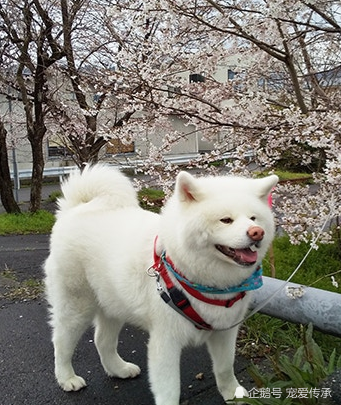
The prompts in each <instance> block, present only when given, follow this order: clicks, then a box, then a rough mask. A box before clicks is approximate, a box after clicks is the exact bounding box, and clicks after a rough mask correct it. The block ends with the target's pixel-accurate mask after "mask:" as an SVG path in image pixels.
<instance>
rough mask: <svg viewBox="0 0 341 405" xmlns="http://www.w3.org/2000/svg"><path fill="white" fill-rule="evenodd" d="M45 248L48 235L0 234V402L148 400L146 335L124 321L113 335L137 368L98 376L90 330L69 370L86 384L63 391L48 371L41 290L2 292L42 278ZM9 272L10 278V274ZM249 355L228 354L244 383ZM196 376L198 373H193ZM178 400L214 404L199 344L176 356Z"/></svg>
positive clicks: (124, 403) (144, 404)
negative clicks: (20, 294)
mask: <svg viewBox="0 0 341 405" xmlns="http://www.w3.org/2000/svg"><path fill="white" fill-rule="evenodd" d="M47 254H48V235H26V236H20V235H19V236H0V273H3V271H4V270H5V272H6V273H7V275H6V277H3V276H2V277H0V403H1V405H23V404H28V405H46V404H58V405H59V404H63V405H77V404H79V405H94V404H96V405H109V404H110V405H111V404H115V405H151V404H153V398H152V395H151V392H150V390H149V385H148V376H147V364H146V361H147V355H146V344H147V341H148V335H147V334H146V333H145V332H143V331H140V330H136V329H134V328H132V327H130V326H129V325H127V326H126V327H125V328H124V329H123V331H122V333H121V337H120V344H119V351H120V353H121V355H122V356H123V357H124V358H125V359H127V360H129V361H132V362H135V363H137V364H138V365H139V366H140V367H141V369H142V373H141V375H140V376H139V377H138V378H136V379H133V380H120V379H116V378H109V377H107V376H106V375H105V373H104V371H103V369H102V366H101V364H100V361H99V357H98V355H97V352H96V349H95V346H94V342H93V333H92V330H89V331H88V332H87V333H86V334H85V335H84V336H83V338H82V340H81V341H80V343H79V345H78V349H77V351H76V353H75V357H74V366H75V369H76V370H77V372H78V373H79V374H80V375H82V376H83V377H85V378H86V380H87V383H88V386H87V387H86V388H85V389H83V390H82V391H80V392H76V393H65V392H63V391H62V390H61V389H60V388H59V387H58V386H57V384H56V382H55V379H54V374H53V348H52V344H51V341H50V329H49V326H48V312H47V305H46V302H45V300H44V298H43V297H39V298H37V299H26V300H25V299H22V298H21V299H15V298H13V297H7V298H6V297H5V298H4V297H3V295H4V294H5V295H6V293H9V292H11V291H13V290H15V289H16V288H19V287H20V286H22V283H23V282H24V281H25V280H28V279H35V280H40V279H42V275H43V274H42V269H41V265H42V262H43V261H44V259H45V258H46V256H47ZM14 278H15V280H13V279H14ZM1 295H2V297H1ZM160 361H162V359H160ZM248 365H249V361H247V360H245V359H244V358H242V357H238V358H237V359H236V367H235V368H236V373H237V375H238V377H239V379H241V380H243V383H244V385H246V387H247V388H248V389H251V387H252V385H253V384H252V382H251V380H250V378H249V377H248V374H247V372H246V367H247V366H248ZM200 373H202V376H203V378H202V379H199V378H198V377H197V376H198V374H199V375H201V374H200ZM181 374H182V397H181V401H182V404H184V405H185V404H186V405H194V404H205V405H222V404H223V403H224V402H223V400H222V398H221V396H220V395H219V393H218V391H217V389H216V386H215V381H214V377H213V373H212V370H211V362H210V359H209V356H208V354H207V352H206V349H205V348H204V347H200V348H195V349H186V350H185V351H184V353H183V356H182V366H181Z"/></svg>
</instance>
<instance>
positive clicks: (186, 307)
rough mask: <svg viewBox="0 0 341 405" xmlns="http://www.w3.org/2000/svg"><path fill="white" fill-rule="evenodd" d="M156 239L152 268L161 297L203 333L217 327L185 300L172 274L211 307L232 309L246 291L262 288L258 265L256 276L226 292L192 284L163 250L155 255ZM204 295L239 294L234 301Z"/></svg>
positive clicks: (260, 269)
mask: <svg viewBox="0 0 341 405" xmlns="http://www.w3.org/2000/svg"><path fill="white" fill-rule="evenodd" d="M156 240H157V239H155V243H154V264H153V266H152V267H151V269H153V276H155V277H156V283H157V290H158V291H159V293H160V296H161V298H162V299H163V300H164V301H165V302H166V303H167V304H168V305H169V306H170V307H172V308H173V309H174V310H175V311H176V312H178V313H179V314H180V315H182V316H183V317H185V318H186V319H188V320H189V321H190V322H192V323H193V324H194V326H195V327H196V328H198V329H201V330H206V331H210V330H214V328H213V327H212V326H211V325H210V324H208V323H207V322H205V321H204V319H203V318H202V317H201V316H200V315H199V314H198V312H197V311H196V310H195V309H194V308H193V306H192V304H191V302H190V301H189V299H188V298H187V297H186V295H185V293H184V291H182V290H180V289H179V288H177V287H176V285H175V284H174V282H173V280H172V278H171V277H170V275H169V274H172V275H173V276H174V277H175V279H176V281H177V282H178V283H179V284H180V285H181V287H182V288H183V290H185V291H186V292H187V293H188V294H190V295H191V296H192V297H194V298H196V299H197V300H199V301H202V302H205V303H206V304H209V305H216V306H220V307H224V308H231V307H232V306H233V305H234V304H235V303H236V302H238V301H239V300H242V299H243V298H244V297H245V295H246V292H247V291H251V290H255V289H258V288H260V287H261V286H262V285H263V281H262V267H261V266H258V267H257V269H256V270H255V271H254V273H253V274H252V275H251V276H250V277H249V278H247V279H246V280H244V281H243V282H242V283H241V284H239V285H237V286H231V287H227V288H224V289H218V288H215V287H209V286H204V285H201V284H196V283H192V282H190V281H189V280H188V279H187V278H186V277H184V276H183V275H182V274H181V273H180V272H179V271H178V270H177V269H176V268H175V266H174V264H173V263H172V261H171V259H170V258H169V257H168V256H167V255H166V252H165V251H163V252H162V253H161V255H160V256H158V255H157V253H156ZM160 278H162V279H163V281H164V284H165V286H166V289H167V291H165V289H164V288H163V287H162V285H161V283H160ZM202 293H205V294H215V295H218V294H227V293H236V295H235V296H234V297H233V298H230V299H227V300H224V299H223V300H222V299H216V298H214V299H213V298H208V297H207V296H205V295H203V294H202Z"/></svg>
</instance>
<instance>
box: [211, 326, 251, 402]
mask: <svg viewBox="0 0 341 405" xmlns="http://www.w3.org/2000/svg"><path fill="white" fill-rule="evenodd" d="M237 333H238V328H237V327H236V328H233V329H231V330H227V331H216V332H212V335H211V336H210V337H209V339H208V341H207V347H208V351H209V353H210V355H211V358H212V361H213V371H214V375H215V378H216V382H217V386H218V389H219V391H220V393H221V395H222V396H223V398H224V400H225V401H227V400H231V399H233V398H234V397H235V392H236V388H237V387H240V389H241V390H244V396H247V391H246V390H245V389H243V388H242V387H241V386H240V384H239V383H238V381H237V379H236V377H235V375H234V370H233V366H234V355H235V345H236V337H237Z"/></svg>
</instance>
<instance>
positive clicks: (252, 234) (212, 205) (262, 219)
mask: <svg viewBox="0 0 341 405" xmlns="http://www.w3.org/2000/svg"><path fill="white" fill-rule="evenodd" d="M277 181H278V177H277V176H275V175H272V176H268V177H265V178H262V179H249V178H245V177H234V176H221V177H201V178H195V177H193V176H191V175H190V174H188V173H186V172H181V173H179V175H178V176H177V179H176V186H175V191H174V195H173V196H172V197H171V198H170V200H169V201H168V203H167V204H166V207H165V208H164V213H163V215H164V219H163V231H162V233H163V238H162V239H163V241H164V243H165V244H166V245H167V246H165V248H166V250H167V251H168V252H169V254H170V256H171V257H172V256H173V257H174V256H175V258H178V260H179V262H181V265H183V264H182V263H184V262H185V260H186V257H187V259H189V260H191V261H192V262H193V261H194V262H196V261H197V260H196V259H195V255H197V256H200V257H201V259H200V260H201V263H202V261H206V262H211V263H213V264H214V265H215V266H216V267H217V266H218V267H219V268H223V267H224V266H225V268H226V267H228V268H230V267H231V265H233V266H234V267H235V266H238V267H242V268H245V269H246V268H248V269H250V270H251V269H254V268H255V267H256V266H257V265H258V264H259V263H260V262H261V260H262V258H263V257H264V255H265V253H266V250H267V249H268V247H269V245H270V243H271V241H272V239H273V236H274V221H273V215H272V212H271V208H270V207H269V205H268V197H269V194H270V193H271V190H272V188H273V187H274V186H275V185H276V183H277Z"/></svg>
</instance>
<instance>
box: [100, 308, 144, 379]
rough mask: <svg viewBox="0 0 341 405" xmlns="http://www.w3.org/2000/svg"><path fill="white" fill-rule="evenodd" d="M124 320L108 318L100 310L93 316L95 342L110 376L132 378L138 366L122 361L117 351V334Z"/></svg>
mask: <svg viewBox="0 0 341 405" xmlns="http://www.w3.org/2000/svg"><path fill="white" fill-rule="evenodd" d="M123 324H124V322H121V321H119V320H117V319H114V318H109V317H107V316H105V314H104V313H103V312H102V311H101V310H100V311H99V312H98V313H97V314H96V318H95V344H96V348H97V351H98V354H99V356H100V359H101V363H102V366H103V368H104V370H105V372H106V373H107V374H108V375H109V376H110V377H118V378H134V377H136V376H138V375H139V374H140V373H141V370H140V367H138V366H137V365H135V364H133V363H128V362H126V361H124V360H123V359H122V358H121V357H120V355H119V354H118V353H117V344H118V336H119V333H120V331H121V329H122V326H123Z"/></svg>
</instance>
